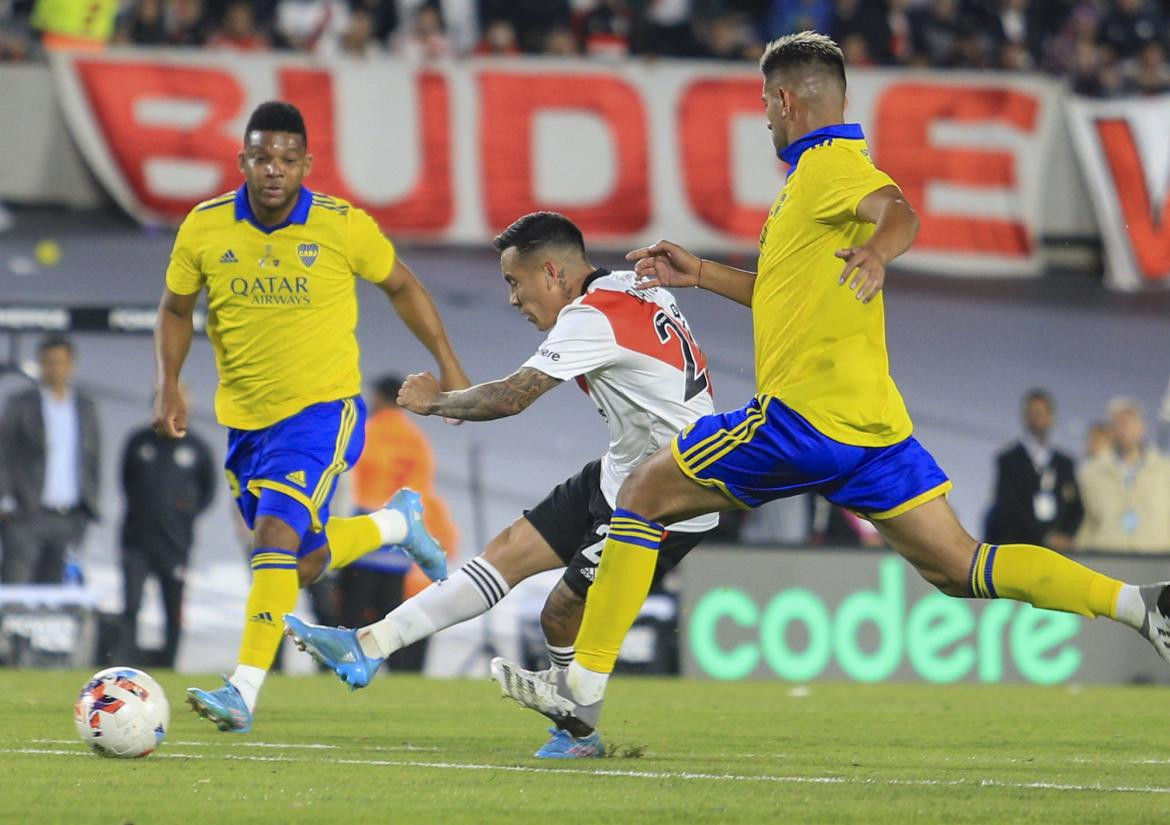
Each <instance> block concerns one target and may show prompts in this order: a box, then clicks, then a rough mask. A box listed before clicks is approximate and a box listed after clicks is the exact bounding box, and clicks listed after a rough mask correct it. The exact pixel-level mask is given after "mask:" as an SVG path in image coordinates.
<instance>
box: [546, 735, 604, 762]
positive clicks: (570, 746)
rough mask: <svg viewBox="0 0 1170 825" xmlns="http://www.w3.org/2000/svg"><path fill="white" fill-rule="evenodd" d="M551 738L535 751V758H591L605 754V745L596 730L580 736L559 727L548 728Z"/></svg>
mask: <svg viewBox="0 0 1170 825" xmlns="http://www.w3.org/2000/svg"><path fill="white" fill-rule="evenodd" d="M548 732H549V733H551V734H552V738H551V739H549V740H548V741H547V742H545V743H544V747H542V748H541V749H540V750H538V751H537V752H536V758H537V759H593V758H596V757H598V756H605V745H603V744H602V742H601V735H600V734H598V732H597V731H593V733H591V734H589V735H588V736H582V737H580V738H578V737H576V736H573V734H571V733H569V732H568V731H567V730H563V729H561V728H549V729H548Z"/></svg>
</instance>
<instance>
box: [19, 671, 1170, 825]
mask: <svg viewBox="0 0 1170 825" xmlns="http://www.w3.org/2000/svg"><path fill="white" fill-rule="evenodd" d="M88 675H89V674H86V673H62V672H30V671H12V670H0V685H3V688H4V690H3V695H4V698H5V703H4V708H5V713H4V724H3V725H2V726H0V822H4V823H9V822H12V823H18V822H19V823H24V822H27V823H37V825H47V824H48V823H90V822H92V823H102V825H110V824H111V823H116V824H117V825H121V824H122V823H136V825H148V824H149V823H189V822H214V823H229V824H230V825H244V823H295V822H311V823H314V825H317V823H322V824H324V823H334V822H336V823H347V825H351V824H352V823H366V822H393V823H399V822H401V823H432V822H437V823H454V822H468V823H483V822H497V821H499V822H503V821H511V822H545V823H547V822H553V823H560V822H567V823H570V822H587V823H606V822H614V823H639V824H640V823H651V822H719V823H724V822H750V823H764V822H794V823H811V822H880V823H883V825H894V824H895V823H904V822H947V823H963V822H992V823H1005V822H1045V823H1093V822H1101V823H1111V822H1119V823H1125V824H1126V825H1135V823H1141V822H1159V823H1165V822H1166V820H1167V816H1168V815H1170V747H1168V746H1170V726H1168V724H1167V716H1168V711H1170V693H1167V692H1166V690H1165V689H1161V688H1152V687H1150V688H1142V687H1132V688H1098V687H1085V688H1083V689H1078V688H1072V689H1070V688H1038V687H1023V686H1009V687H1005V686H995V687H992V686H946V687H936V686H927V685H852V684H813V685H810V686H808V687H807V688H797V689H795V690H794V689H793V687H792V686H791V685H786V684H780V683H738V684H721V683H715V682H692V681H676V680H658V679H637V678H617V679H615V680H614V682H613V685H612V687H611V690H610V695H609V697H608V699H607V708H606V715H605V718H604V720H603V726H602V730H603V733H604V735H605V738H606V741H607V743H608V744H609V745H610V746H611V748H612V749H614V750H616V754H615V755H613V756H610V757H607V758H604V759H595V760H581V761H572V762H568V763H562V762H550V761H544V760H537V759H534V758H532V753H533V751H535V750H536V748H537V747H539V745H540V744H541V743H542V742H543V741H544V739H545V732H544V729H545V725H544V724H543V722H544V720H543V719H541V718H540V717H538V716H537V715H535V714H533V713H531V712H529V711H525V710H523V709H521V708H519V707H517V706H515V705H513V704H512V703H511V702H510V701H507V700H505V699H502V698H499V695H498V691H497V690H496V688H495V685H494V684H492V683H490V682H488V681H487V680H486V679H485V680H483V681H432V680H424V679H421V678H417V677H409V676H398V675H392V676H386V677H381V678H379V679H377V680H376V681H375V682H374V684H373V685H371V686H370V687H369V688H367V689H365V690H362V691H358V692H356V693H353V694H350V693H349V692H348V691H347V690H346V689H345V688H344V687H343V686H341V685H340V684H338V683H337V682H336V681H335V680H334V679H333V678H332V676H320V677H308V678H286V677H282V676H279V675H278V676H273V677H272V678H270V679H269V681H268V684H267V685H266V687H265V691H264V694H263V696H262V697H261V707H260V713H259V714H258V717H257V720H256V724H255V727H254V729H253V732H252V733H251V734H248V735H238V734H223V733H219V732H218V731H216V730H215V729H214V728H213V727H211V725H209V724H208V723H207V722H205V721H203V720H201V719H198V718H197V717H196V716H195V715H194V714H192V713H191V712H190V711H189V710H188V709H187V707H186V705H185V704H184V703H183V688H184V687H185V686H187V685H188V684H199V685H202V686H210V685H213V684H214V683H215V681H216V680H215V679H212V678H206V677H204V678H198V679H196V678H191V677H187V676H177V675H175V674H173V673H168V672H157V673H154V674H153V675H154V676H156V678H158V679H159V681H160V682H161V683H162V684H163V686H164V687H165V689H166V691H167V694H168V697H169V698H170V701H171V727H170V731H169V734H168V737H167V741H166V743H165V744H164V745H163V746H162V747H161V748H160V749H159V750H158V751H157V752H156V753H155V754H154V755H153V756H151V757H149V758H147V759H140V760H113V759H102V758H99V757H97V756H94V755H92V754H90V753H89V751H88V750H86V749H85V748H84V746H83V745H81V744H80V742H78V741H77V740H76V737H75V734H74V729H73V719H72V703H73V700H74V698H75V696H76V693H77V691H78V690H79V689H80V687H81V685H82V683H83V681H84V680H85V678H86V677H87V676H88Z"/></svg>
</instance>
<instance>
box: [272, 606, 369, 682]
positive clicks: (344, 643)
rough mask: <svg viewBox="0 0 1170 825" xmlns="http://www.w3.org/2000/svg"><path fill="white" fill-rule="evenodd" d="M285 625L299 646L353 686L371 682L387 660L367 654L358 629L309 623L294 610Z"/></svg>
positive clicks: (287, 632)
mask: <svg viewBox="0 0 1170 825" xmlns="http://www.w3.org/2000/svg"><path fill="white" fill-rule="evenodd" d="M284 627H285V631H284V632H285V635H286V636H288V637H289V638H290V639H292V640H293V641H294V642H295V643H296V646H297V647H298V648H300V649H301V650H303V651H304V652H305V653H308V654H309V655H310V656H312V657H313V658H314V659H316V660H317V661H318V662H320V663H321V664H323V665H325V667H329V668H333V672H334V673H336V674H337V678H338V679H340V680H341V681H343V682H345V683H346V684H347V685H349V689H350V690H357V689H358V688H363V687H365V686H366V685H368V684H369V683H370V680H371V679H373V678H374V674H375V673H377V672H378V668H379V667H381V666H382V662H384V661H385V659H374V658H371V657H369V656H367V655H366V654H365V651H363V650H362V646H361V644H360V643H359V642H358V637H357V631H356V630H350V629H348V628H345V627H325V626H323V625H318V624H309V623H308V622H302V621H301V620H300V619H298V618H297V617H296V616H294V615H293V614H291V613H285V614H284Z"/></svg>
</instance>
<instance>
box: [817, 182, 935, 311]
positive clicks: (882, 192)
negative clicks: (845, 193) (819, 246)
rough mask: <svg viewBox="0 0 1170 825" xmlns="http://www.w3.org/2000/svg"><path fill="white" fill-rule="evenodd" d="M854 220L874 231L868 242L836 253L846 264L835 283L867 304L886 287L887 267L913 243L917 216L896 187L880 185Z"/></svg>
mask: <svg viewBox="0 0 1170 825" xmlns="http://www.w3.org/2000/svg"><path fill="white" fill-rule="evenodd" d="M857 217H859V218H861V219H862V220H863V221H866V222H867V223H875V224H877V228H876V229H875V230H874V232H873V235H872V236H871V237H870V239H869V242H868V243H866V244H864V245H862V246H850V247H846V248H845V249H838V250H837V257H838V258H840V259H841V260H843V261H845V268H844V270H842V272H841V279H840V280H839V281H838V283H840V284H844V283H845V282H846V281H848V282H849V288H850V289H852V290H854V291H855V293H856V295H857V298H858V300H860V301H862V302H863V303H866V304H868V303H869V302H870V301H872V300H873V298H874V296H875V295H877V294H878V291H879V290H881V288H882V287H883V286H884V285H885V282H886V265H887V264H889V262H890V261H892V260H894V258H897V257H898V256H899V255H901V254H902V253H903V252H905V251H906V250H907V249H909V248H910V245H911V244H912V243H914V237H915V236H916V235H917V234H918V213H917V212H915V211H914V207H912V206H911V205H910V203H909V202H908V201H907V200H906V198H905V197H904V196H903V195H902V192H901V191H900V190H899V189H898V187H896V186H883V187H882V188H881V189H878V190H877V191H876V192H871V193H869V194H868V195H866V196H865V197H864V198H862V199H861V203H859V204H858V205H857ZM851 273H852V277H850V274H851Z"/></svg>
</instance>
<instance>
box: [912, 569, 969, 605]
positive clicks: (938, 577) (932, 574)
mask: <svg viewBox="0 0 1170 825" xmlns="http://www.w3.org/2000/svg"><path fill="white" fill-rule="evenodd" d="M915 569H916V570H917V571H918V575H920V576H922V578H923V579H925V580H926V582H927V583H928V584H931V585H933V586H934V587H936V588H938V590H939V592H941V593H944V594H945V595H947V596H957V597H959V598H966V597H968V596H970V595H971V585H970V583H969V582H968V580H967V573H966V571H965V570H963V571H960V570H958V569H956V568H954V567H953V566H950V567H948V566H942V565H938V566H935V565H930V566H922V565H915Z"/></svg>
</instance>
